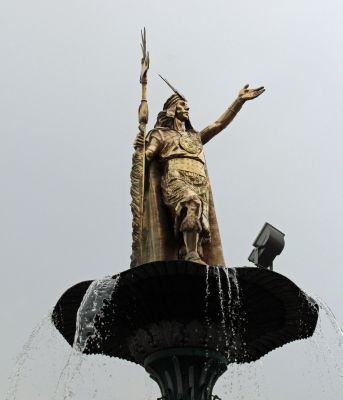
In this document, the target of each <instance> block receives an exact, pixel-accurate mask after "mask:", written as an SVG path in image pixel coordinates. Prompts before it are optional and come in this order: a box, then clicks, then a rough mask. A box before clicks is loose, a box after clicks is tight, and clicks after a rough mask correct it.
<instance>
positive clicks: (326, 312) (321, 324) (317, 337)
mask: <svg viewBox="0 0 343 400" xmlns="http://www.w3.org/2000/svg"><path fill="white" fill-rule="evenodd" d="M315 301H316V302H317V304H318V305H319V307H320V312H319V319H318V324H317V329H316V332H315V334H314V335H313V336H312V338H311V342H312V343H313V344H314V346H315V348H316V353H317V354H316V358H317V360H321V362H322V363H323V364H324V365H325V367H326V371H327V373H328V375H330V374H331V372H332V369H334V371H335V372H336V374H337V375H338V376H339V377H340V378H343V366H342V363H343V330H342V328H341V326H340V325H339V323H338V321H337V319H336V317H335V315H334V313H333V311H332V310H331V308H330V307H329V306H328V304H327V303H326V302H325V301H324V300H322V299H321V298H320V297H315ZM342 389H343V380H342Z"/></svg>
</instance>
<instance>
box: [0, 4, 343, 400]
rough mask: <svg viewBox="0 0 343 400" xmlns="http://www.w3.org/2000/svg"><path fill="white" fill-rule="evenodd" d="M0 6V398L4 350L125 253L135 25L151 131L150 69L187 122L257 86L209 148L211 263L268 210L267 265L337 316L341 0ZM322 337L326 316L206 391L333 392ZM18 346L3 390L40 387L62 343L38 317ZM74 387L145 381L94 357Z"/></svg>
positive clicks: (6, 361)
mask: <svg viewBox="0 0 343 400" xmlns="http://www.w3.org/2000/svg"><path fill="white" fill-rule="evenodd" d="M0 15H1V17H0V18H1V24H0V26H1V28H0V29H1V32H0V43H1V45H0V46H1V47H0V51H1V56H2V57H1V69H2V73H1V75H0V85H1V90H0V108H1V118H0V124H1V146H0V164H1V169H0V174H1V189H2V190H1V201H2V207H1V210H0V213H1V224H0V235H1V244H2V246H1V247H2V250H1V253H0V260H1V264H0V265H1V272H2V276H3V280H2V282H3V283H2V290H1V291H0V301H1V304H2V305H3V307H1V321H2V324H1V325H2V333H1V338H2V340H1V341H0V346H1V348H0V354H1V360H0V375H1V377H0V388H1V389H0V395H2V394H3V393H5V392H6V390H7V387H8V377H9V375H10V373H11V370H12V369H13V366H14V359H15V357H16V355H17V354H18V353H19V352H20V349H21V347H22V346H23V344H24V343H25V341H26V339H27V337H28V336H29V335H30V333H31V331H32V329H33V328H34V326H35V325H36V324H37V323H38V322H39V321H40V320H41V318H42V317H43V316H44V315H45V314H46V313H47V312H48V311H49V310H50V309H51V308H52V307H53V305H54V304H55V302H56V301H57V299H58V298H59V296H60V295H61V294H62V293H63V291H64V290H65V289H67V288H68V287H70V286H71V285H73V284H74V283H76V282H79V281H82V280H87V279H92V278H100V277H103V276H104V275H108V274H114V273H117V272H119V271H122V270H124V269H127V268H128V266H129V255H130V245H131V244H130V240H131V239H130V224H131V215H130V210H129V202H130V198H129V172H130V163H131V153H132V146H131V145H132V142H133V139H134V137H135V134H136V132H137V107H138V104H139V96H140V88H139V82H138V77H139V63H140V57H141V55H140V48H139V40H140V39H139V31H140V29H141V27H143V26H146V28H147V31H148V47H149V50H150V53H151V68H150V71H149V88H148V97H149V104H150V123H149V126H150V127H152V126H153V124H154V122H155V118H156V114H157V112H158V111H159V110H160V109H161V107H162V105H163V102H164V101H165V99H166V98H167V97H168V96H169V95H170V90H169V89H168V88H167V86H166V85H165V84H164V83H163V82H162V81H161V80H160V78H158V76H157V74H158V73H161V74H162V75H164V76H165V77H166V78H167V79H169V80H170V81H171V82H172V83H173V84H174V85H175V86H176V87H177V88H178V89H179V90H180V91H181V92H182V93H184V94H185V95H186V97H187V98H188V100H189V103H190V106H191V119H192V123H193V125H194V127H195V128H197V129H201V128H203V127H205V126H206V125H207V124H209V123H211V122H213V121H214V120H215V118H217V117H218V116H219V115H220V114H221V113H222V112H223V111H224V110H225V108H226V107H227V106H229V104H230V103H231V102H232V101H233V100H234V99H235V96H236V94H237V92H238V90H239V89H240V88H241V87H242V86H243V85H244V84H246V83H250V85H251V86H252V87H253V86H260V85H265V87H266V90H267V91H266V92H265V93H264V94H263V95H262V96H261V97H260V98H258V99H256V100H255V101H253V102H250V103H248V104H246V105H245V106H244V108H243V109H242V111H241V112H240V114H239V115H238V116H237V118H236V120H235V121H234V122H233V123H232V125H230V127H229V128H228V129H227V130H226V131H224V132H222V133H221V135H220V136H219V137H217V138H216V139H215V140H213V141H212V142H211V143H209V144H208V145H207V146H206V156H207V163H208V167H209V172H210V176H211V182H212V188H213V192H214V198H215V205H216V211H217V216H218V218H219V224H220V229H221V235H222V241H223V246H224V251H225V255H226V259H227V262H228V264H230V266H242V265H247V264H248V262H247V256H248V255H249V253H250V251H251V249H252V247H251V243H252V241H253V239H254V238H255V236H256V234H257V233H258V231H259V229H260V228H261V226H262V224H263V223H264V222H265V221H268V222H270V223H272V224H273V225H275V226H276V227H278V228H279V229H280V230H282V231H283V232H285V233H286V247H285V250H284V252H283V254H282V255H281V256H280V257H279V259H277V261H276V270H277V271H278V272H281V273H282V274H285V275H286V276H288V277H289V278H291V279H292V280H294V281H295V283H296V284H298V285H299V286H300V287H301V288H303V289H304V290H305V291H307V293H309V294H310V295H317V296H320V297H321V298H322V299H324V300H325V301H326V302H327V303H328V304H329V305H330V306H331V308H332V309H333V311H334V313H335V314H336V317H337V319H338V321H340V322H342V321H343V308H342V278H343V272H342V268H341V258H342V257H341V254H340V252H341V240H342V228H341V224H342V216H343V202H342V197H343V189H342V171H343V161H342V156H341V148H342V145H343V140H342V137H341V133H342V125H343V116H342V115H343V114H342V112H341V101H342V100H341V97H342V92H343V78H342V65H343V55H342V48H343V23H342V15H343V5H342V2H341V1H339V0H328V1H326V2H323V1H319V0H311V1H310V0H307V1H306V0H288V1H287V2H284V1H283V2H281V1H272V0H260V1H254V0H246V1H244V2H233V1H219V0H215V1H211V2H210V1H195V0H191V1H180V0H174V1H173V2H162V1H159V2H158V1H128V0H127V1H125V2H124V1H118V0H117V1H114V0H111V1H110V0H98V1H94V0H93V1H91V0H68V1H67V0H59V1H58V2H56V1H51V0H44V1H43V0H40V1H39V0H30V1H27V0H11V1H4V0H3V1H2V2H1V3H0ZM337 343H338V339H337V337H336V336H335V334H334V333H333V330H332V329H331V328H329V324H328V321H327V320H325V319H324V320H323V326H322V329H321V331H318V332H317V334H316V338H315V339H314V340H312V341H311V340H310V341H301V342H297V343H293V344H290V345H288V346H285V347H283V348H282V349H279V350H276V351H274V352H273V353H271V354H270V355H268V356H266V357H264V358H263V360H262V364H261V363H257V364H256V365H254V366H251V365H250V366H245V367H242V368H238V367H233V368H231V369H230V371H229V373H227V374H226V375H225V376H224V378H223V379H221V381H220V382H219V383H218V385H217V389H216V391H215V392H216V393H217V394H219V395H221V396H222V397H223V398H227V399H229V398H237V399H240V398H242V399H244V398H252V397H253V398H257V399H263V400H268V399H270V400H272V399H276V398H277V399H278V400H289V399H291V398H292V399H294V398H305V397H306V398H307V397H308V398H312V400H321V399H324V398H325V399H326V400H330V399H337V398H338V394H339V393H340V392H342V388H343V383H342V381H343V377H340V376H339V373H341V372H339V371H338V369H339V368H336V366H342V359H343V357H342V355H343V351H342V347H339V346H338V344H337ZM30 354H31V356H30V357H31V358H30V359H29V360H28V361H27V362H26V363H25V364H23V368H22V371H23V373H22V377H21V379H20V381H19V383H18V395H17V399H18V400H21V399H25V400H33V399H38V398H53V397H52V393H54V390H55V386H56V382H57V379H58V376H59V371H60V369H61V368H62V367H63V363H64V362H65V359H66V357H67V356H68V347H67V346H66V344H65V343H64V341H63V340H62V339H61V337H60V336H59V335H58V334H56V333H55V332H54V331H53V329H52V328H51V327H49V326H48V325H47V326H45V327H43V330H42V331H41V334H40V335H38V337H37V338H36V340H35V341H34V349H33V350H32V352H31V353H30ZM103 364H104V365H103ZM79 381H80V382H79ZM97 385H98V386H99V387H101V389H99V392H98V393H97V394H94V393H93V390H94V388H95V387H96V386H97ZM73 387H74V388H75V389H74V390H75V392H76V394H75V399H81V398H83V399H87V398H96V399H102V400H103V399H104V400H107V399H114V400H116V399H119V398H126V399H128V400H131V399H132V400H133V399H138V400H140V399H142V400H143V399H150V398H151V399H152V398H156V397H157V393H158V391H157V390H156V388H155V384H154V383H152V384H150V383H149V380H148V378H147V375H146V374H145V372H144V370H143V369H142V368H140V367H137V366H135V365H131V364H129V363H126V362H119V361H116V360H110V359H107V358H106V359H105V360H101V359H100V358H96V357H93V358H92V357H90V358H89V359H87V361H86V362H85V363H84V365H83V367H82V370H81V375H80V377H77V378H75V379H74V382H73ZM83 391H85V393H87V395H85V393H83ZM90 393H91V394H92V395H91V394H90ZM230 393H231V394H230ZM93 395H94V397H92V396H93ZM235 396H236V397H235ZM249 396H250V397H249ZM1 397H3V396H1ZM58 398H61V397H58Z"/></svg>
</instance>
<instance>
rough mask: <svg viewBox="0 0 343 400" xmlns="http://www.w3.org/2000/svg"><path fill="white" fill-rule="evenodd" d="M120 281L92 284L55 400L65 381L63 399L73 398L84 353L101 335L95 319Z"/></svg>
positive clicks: (83, 306) (99, 280) (106, 280)
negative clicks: (73, 388)
mask: <svg viewBox="0 0 343 400" xmlns="http://www.w3.org/2000/svg"><path fill="white" fill-rule="evenodd" d="M119 279H120V275H118V276H117V277H116V278H115V279H113V278H111V277H105V278H103V279H98V280H95V281H93V282H92V283H91V284H90V286H89V287H88V289H87V291H86V293H85V295H84V296H83V299H82V302H81V304H80V307H79V309H78V311H77V317H76V330H75V337H74V343H73V348H72V349H71V352H70V355H69V357H68V360H67V362H66V364H65V366H64V368H63V370H62V372H61V374H60V377H59V380H58V383H57V386H56V390H55V396H54V398H57V394H58V391H59V387H60V385H61V382H62V381H63V380H64V381H65V383H64V385H63V399H64V400H67V399H70V398H72V397H73V395H74V393H73V391H72V383H73V381H74V379H75V377H76V376H77V375H78V374H79V372H80V370H81V366H82V362H83V360H84V356H83V352H84V350H85V349H86V347H87V342H88V340H89V339H96V338H97V337H98V335H99V332H98V331H97V329H96V326H95V319H96V318H97V317H98V318H99V317H100V319H101V315H102V308H103V305H104V304H105V303H106V302H110V301H111V299H112V297H113V295H114V294H115V291H116V288H117V286H118V283H119ZM95 395H96V393H95V394H94V396H95Z"/></svg>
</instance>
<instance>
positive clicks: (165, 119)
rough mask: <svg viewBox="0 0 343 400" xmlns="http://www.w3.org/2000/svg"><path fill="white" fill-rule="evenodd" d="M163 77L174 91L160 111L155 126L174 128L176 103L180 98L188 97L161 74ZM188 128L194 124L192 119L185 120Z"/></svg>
mask: <svg viewBox="0 0 343 400" xmlns="http://www.w3.org/2000/svg"><path fill="white" fill-rule="evenodd" d="M159 76H160V78H161V79H163V81H164V82H165V83H166V84H167V85H168V86H169V87H170V88H171V90H172V91H173V92H174V94H173V95H171V96H170V97H169V98H168V99H167V101H166V102H165V103H164V105H163V111H161V112H159V113H158V116H157V121H156V124H155V128H158V127H165V128H172V125H173V122H174V118H175V111H176V105H177V103H178V102H179V101H180V100H183V101H187V99H186V97H185V96H184V95H183V94H181V93H180V92H179V91H178V90H177V89H175V88H174V86H172V85H171V84H170V83H169V82H168V81H167V79H165V78H163V76H161V75H159ZM185 125H186V129H187V130H189V129H192V130H193V127H192V124H191V123H190V121H189V120H188V121H186V122H185Z"/></svg>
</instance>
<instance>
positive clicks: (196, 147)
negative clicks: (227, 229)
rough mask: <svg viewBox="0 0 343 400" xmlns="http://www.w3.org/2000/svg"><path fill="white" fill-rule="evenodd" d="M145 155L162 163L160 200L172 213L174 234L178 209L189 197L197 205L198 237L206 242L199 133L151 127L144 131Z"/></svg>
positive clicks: (205, 191)
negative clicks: (152, 128)
mask: <svg viewBox="0 0 343 400" xmlns="http://www.w3.org/2000/svg"><path fill="white" fill-rule="evenodd" d="M146 156H147V159H148V160H151V159H153V158H155V159H157V161H158V162H159V163H160V165H161V167H162V177H161V189H162V195H163V201H164V203H165V204H166V205H167V206H168V208H169V210H170V212H171V214H172V216H173V219H174V234H175V235H176V236H177V235H178V232H179V231H180V223H181V213H182V209H183V208H184V207H185V205H186V204H187V203H188V202H190V201H193V202H195V203H196V204H197V205H198V209H199V221H200V224H201V232H200V237H201V239H202V242H209V241H210V237H211V236H210V229H209V215H208V214H209V183H208V178H207V172H206V168H205V157H204V152H203V146H202V143H201V138H200V135H199V133H198V132H195V131H192V130H189V131H185V132H178V131H175V130H172V129H155V130H153V131H151V133H150V134H149V135H148V143H147V147H146Z"/></svg>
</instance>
